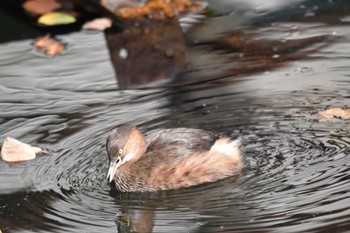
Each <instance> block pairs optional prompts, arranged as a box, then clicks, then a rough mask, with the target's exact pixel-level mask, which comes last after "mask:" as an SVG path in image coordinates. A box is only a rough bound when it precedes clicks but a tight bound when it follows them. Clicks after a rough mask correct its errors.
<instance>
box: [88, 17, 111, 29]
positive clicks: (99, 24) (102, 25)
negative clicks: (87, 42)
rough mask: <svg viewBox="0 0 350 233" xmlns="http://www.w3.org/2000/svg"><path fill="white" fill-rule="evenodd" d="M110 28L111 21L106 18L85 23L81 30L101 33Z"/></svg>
mask: <svg viewBox="0 0 350 233" xmlns="http://www.w3.org/2000/svg"><path fill="white" fill-rule="evenodd" d="M111 26H112V20H110V19H108V18H98V19H94V20H92V21H89V22H87V23H85V24H84V25H83V29H85V30H99V31H103V30H105V29H106V28H110V27H111Z"/></svg>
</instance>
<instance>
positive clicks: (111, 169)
mask: <svg viewBox="0 0 350 233" xmlns="http://www.w3.org/2000/svg"><path fill="white" fill-rule="evenodd" d="M120 165H122V160H121V158H120V157H118V158H117V159H116V160H115V161H112V162H111V163H110V165H109V169H108V174H107V179H108V181H109V183H111V182H112V180H113V178H114V175H115V173H116V172H117V169H118V167H120Z"/></svg>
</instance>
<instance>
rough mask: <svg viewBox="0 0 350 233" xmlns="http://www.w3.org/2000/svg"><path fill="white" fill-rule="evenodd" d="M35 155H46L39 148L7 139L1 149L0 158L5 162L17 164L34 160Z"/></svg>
mask: <svg viewBox="0 0 350 233" xmlns="http://www.w3.org/2000/svg"><path fill="white" fill-rule="evenodd" d="M37 153H47V152H46V151H44V150H42V149H41V148H39V147H34V146H31V145H29V144H26V143H23V142H20V141H18V140H17V139H14V138H11V137H7V138H5V141H4V143H3V145H2V147H1V158H2V159H3V160H4V161H7V162H18V161H26V160H32V159H35V157H36V154H37Z"/></svg>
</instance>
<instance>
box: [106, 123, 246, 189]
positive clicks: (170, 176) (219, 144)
mask: <svg viewBox="0 0 350 233" xmlns="http://www.w3.org/2000/svg"><path fill="white" fill-rule="evenodd" d="M107 152H108V155H109V159H110V168H109V171H108V178H109V182H112V181H114V184H115V186H116V188H117V189H118V190H120V191H124V192H148V191H156V190H168V189H177V188H182V187H189V186H193V185H198V184H201V183H206V182H213V181H217V180H220V179H224V178H226V177H229V176H232V175H235V174H237V173H239V171H240V170H241V168H242V155H241V152H240V149H239V141H238V140H234V141H233V140H231V139H229V138H226V137H221V138H220V137H218V136H216V135H214V134H212V133H210V132H207V131H205V130H200V129H189V128H174V129H159V130H154V131H151V132H149V133H148V134H146V135H144V134H143V133H142V132H141V131H140V130H139V129H137V128H136V127H134V126H131V125H127V124H124V125H120V126H118V127H117V128H115V129H113V130H112V132H111V133H110V134H109V136H108V138H107Z"/></svg>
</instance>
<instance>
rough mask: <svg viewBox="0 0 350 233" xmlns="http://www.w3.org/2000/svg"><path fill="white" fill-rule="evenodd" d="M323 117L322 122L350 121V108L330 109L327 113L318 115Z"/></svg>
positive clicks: (322, 112) (323, 112)
mask: <svg viewBox="0 0 350 233" xmlns="http://www.w3.org/2000/svg"><path fill="white" fill-rule="evenodd" d="M318 114H319V115H320V116H321V120H320V121H328V120H331V119H333V118H341V119H343V120H349V119H350V108H345V109H343V108H339V107H334V108H329V109H327V110H325V111H321V112H319V113H318Z"/></svg>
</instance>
